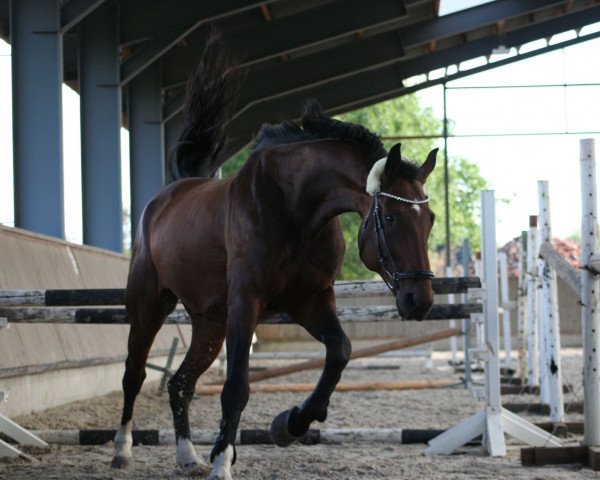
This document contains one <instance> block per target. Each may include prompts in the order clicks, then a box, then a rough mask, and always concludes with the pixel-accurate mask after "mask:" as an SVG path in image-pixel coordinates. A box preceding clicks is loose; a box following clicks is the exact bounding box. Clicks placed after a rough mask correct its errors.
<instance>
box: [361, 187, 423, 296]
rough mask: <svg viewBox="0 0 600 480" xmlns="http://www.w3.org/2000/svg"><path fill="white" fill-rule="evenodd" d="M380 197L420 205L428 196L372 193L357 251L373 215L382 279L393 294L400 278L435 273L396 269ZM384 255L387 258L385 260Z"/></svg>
mask: <svg viewBox="0 0 600 480" xmlns="http://www.w3.org/2000/svg"><path fill="white" fill-rule="evenodd" d="M380 197H388V198H392V199H394V200H398V201H400V202H404V203H410V204H412V205H421V204H423V203H427V202H428V201H429V197H427V196H426V197H425V199H423V200H410V199H408V198H404V197H399V196H397V195H392V194H390V193H386V192H376V193H375V194H373V206H372V207H371V211H370V212H369V215H368V216H367V218H366V219H365V222H364V224H363V229H362V232H361V236H360V241H359V251H360V252H361V253H362V250H363V247H364V242H365V234H366V231H367V225H368V223H369V218H370V217H373V223H374V228H375V237H376V238H377V255H378V257H379V264H380V265H381V268H382V269H383V272H384V274H385V275H384V277H383V281H384V282H385V284H386V285H387V286H388V288H389V289H390V290H391V291H392V293H393V294H394V295H395V294H396V287H397V285H398V282H399V281H400V280H407V279H413V280H414V279H427V278H434V277H435V275H434V274H433V272H432V271H431V270H415V271H411V272H400V271H398V269H397V268H396V263H395V262H394V257H393V256H392V253H391V251H390V247H389V244H388V241H387V238H386V236H385V228H384V223H383V218H382V214H381V205H380V203H379V199H380ZM386 257H387V258H388V261H387V262H386Z"/></svg>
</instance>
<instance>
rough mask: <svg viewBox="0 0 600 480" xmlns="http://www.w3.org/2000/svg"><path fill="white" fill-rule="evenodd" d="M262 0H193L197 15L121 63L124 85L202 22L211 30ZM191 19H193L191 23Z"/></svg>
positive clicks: (255, 5)
mask: <svg viewBox="0 0 600 480" xmlns="http://www.w3.org/2000/svg"><path fill="white" fill-rule="evenodd" d="M263 3H264V1H257V0H220V2H218V3H204V2H200V3H198V4H194V3H193V2H192V4H191V5H192V6H193V8H194V9H195V10H192V12H190V14H191V13H194V14H195V16H192V17H188V18H187V19H186V20H187V23H186V24H185V25H181V26H178V27H175V28H173V29H170V30H168V31H163V32H161V33H159V34H158V35H156V36H154V37H153V38H152V39H151V40H148V41H147V42H146V43H145V44H144V45H142V47H140V48H139V49H138V50H136V51H135V53H134V54H133V55H132V56H131V57H130V58H128V59H127V60H125V61H124V62H123V64H122V66H121V85H124V84H126V83H127V82H129V81H130V80H131V79H132V78H133V77H134V76H136V75H137V74H138V73H139V72H141V71H142V70H143V69H144V68H146V67H147V66H148V65H150V64H151V63H152V62H154V61H156V60H158V59H159V58H160V57H161V56H162V55H164V54H165V53H166V52H167V51H169V49H171V48H172V47H173V46H175V45H176V44H177V43H178V42H180V41H181V40H183V39H184V38H185V37H186V36H187V35H189V34H190V33H191V32H193V31H194V30H196V29H197V28H198V27H200V26H201V25H205V26H206V30H207V32H208V31H209V30H210V28H211V22H214V21H216V20H218V19H220V18H223V17H226V16H229V15H235V14H236V13H240V12H244V11H246V10H250V9H253V8H258V7H259V6H260V5H261V4H263ZM190 20H192V21H191V22H190Z"/></svg>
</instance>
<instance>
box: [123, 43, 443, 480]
mask: <svg viewBox="0 0 600 480" xmlns="http://www.w3.org/2000/svg"><path fill="white" fill-rule="evenodd" d="M241 83H242V79H241V76H240V75H239V71H238V69H237V68H236V65H235V61H234V60H232V57H231V56H230V55H229V54H227V53H226V52H225V50H224V47H223V45H222V41H221V40H219V39H218V38H217V39H215V38H212V39H211V40H210V41H209V42H208V44H207V47H206V51H205V53H204V54H203V57H202V60H201V61H200V65H199V67H198V70H197V72H196V74H195V76H194V78H193V80H192V81H191V83H190V85H189V87H188V97H187V101H186V103H187V106H186V110H185V112H184V122H183V131H182V134H181V137H180V143H179V146H178V148H177V151H176V155H175V156H174V157H173V158H172V162H171V172H172V175H173V177H174V178H175V179H177V180H176V181H174V182H173V183H171V184H169V185H168V186H166V187H165V188H164V189H163V190H162V191H161V192H160V193H158V194H157V195H156V196H155V197H154V199H153V200H151V201H150V203H149V204H148V206H147V207H146V209H145V211H144V213H143V216H142V219H141V221H140V226H139V228H138V231H137V234H136V238H135V244H134V247H133V254H132V257H131V265H130V270H129V275H128V280H127V289H126V307H127V313H128V317H129V321H130V324H131V329H130V334H129V340H128V357H127V360H126V369H125V374H124V377H123V390H124V405H123V415H122V419H121V425H120V428H119V430H118V432H117V435H116V437H115V448H116V453H115V457H114V458H113V463H112V465H113V467H115V468H125V467H128V466H129V465H130V464H131V463H132V452H131V446H132V437H131V421H132V414H133V405H134V402H135V398H136V396H137V394H138V393H139V391H140V388H141V386H142V383H143V381H144V378H145V362H146V359H147V356H148V352H149V349H150V346H151V344H152V342H153V340H154V337H155V335H156V333H157V332H158V330H159V329H160V327H161V326H162V324H163V322H164V319H165V317H166V316H167V315H168V314H169V313H170V312H171V311H173V309H174V308H175V306H176V303H177V301H178V300H180V301H181V302H182V304H183V305H184V306H185V309H186V310H187V312H188V314H189V316H190V317H191V323H192V340H191V344H190V347H189V350H188V352H187V354H186V356H185V359H184V360H183V363H182V364H181V366H180V367H179V369H178V370H177V372H176V373H175V374H174V375H173V377H172V378H171V379H170V381H169V384H168V391H169V396H170V397H169V398H170V404H171V409H172V412H173V419H174V425H175V432H176V459H177V464H178V465H179V467H181V468H183V469H187V470H190V471H192V473H195V472H194V471H195V470H198V473H202V472H203V469H208V466H207V465H206V464H205V463H204V462H203V460H201V459H200V458H199V456H198V455H196V453H195V451H194V447H193V445H192V443H191V441H190V425H189V419H188V407H189V404H190V401H191V399H192V396H193V394H194V387H195V385H196V381H197V379H198V378H199V376H200V375H201V374H202V373H203V372H204V371H205V370H206V369H207V368H208V367H209V366H210V365H211V364H212V363H213V361H214V360H215V359H216V357H217V355H218V353H219V351H220V350H221V347H222V344H223V341H224V340H226V350H227V379H226V382H225V384H224V388H223V392H222V395H221V406H222V420H221V422H220V433H219V435H218V438H217V440H216V442H215V445H214V448H213V449H212V452H211V455H210V461H211V463H212V470H211V472H210V474H209V477H208V478H210V479H230V478H232V477H231V473H230V467H231V465H232V464H233V463H234V462H235V459H236V451H235V446H234V443H235V437H236V432H237V428H238V424H239V421H240V416H241V414H242V411H243V409H244V407H245V406H246V403H247V401H248V398H249V385H248V361H249V350H250V346H251V340H252V335H253V333H254V330H255V328H256V325H257V323H258V322H259V320H260V319H261V317H262V316H263V314H264V313H265V312H266V311H269V312H285V313H287V314H288V315H289V316H290V317H291V319H292V320H293V321H294V322H296V323H297V324H299V325H302V326H303V327H304V328H305V329H306V330H307V331H308V332H309V333H310V334H311V335H312V336H313V337H314V338H315V339H316V340H318V341H320V342H322V343H323V344H324V345H325V347H326V361H325V366H324V368H323V372H322V375H321V377H320V379H319V381H318V383H317V385H316V387H315V390H314V391H313V392H312V394H311V395H310V396H309V397H308V398H307V399H306V400H305V401H304V403H302V405H300V406H295V407H293V408H291V409H288V410H285V411H284V412H282V413H280V414H279V415H277V416H276V417H275V419H274V421H273V423H272V425H271V432H272V437H273V441H274V443H275V444H277V445H279V446H282V447H285V446H288V445H290V444H291V443H293V442H294V441H295V440H297V439H298V438H300V437H301V436H302V435H303V434H304V433H306V432H307V430H308V429H309V426H310V424H311V422H313V421H315V420H316V421H319V422H323V421H325V419H326V416H327V408H328V405H329V398H330V396H331V394H332V392H333V391H334V389H335V386H336V384H337V382H338V381H339V379H340V376H341V374H342V370H343V369H344V367H345V366H346V364H347V362H348V360H349V357H350V353H351V344H350V341H349V339H348V337H347V336H346V335H345V334H344V331H343V330H342V327H341V325H340V321H339V319H338V317H337V315H336V303H335V297H334V290H333V285H334V280H335V278H336V274H337V273H338V272H339V270H340V266H341V263H342V258H343V255H344V249H345V243H344V239H343V235H342V230H341V227H340V223H339V220H338V218H337V217H338V215H340V214H341V213H343V212H357V213H359V214H360V215H361V217H362V225H361V229H360V232H359V238H358V241H359V246H360V256H361V259H362V261H363V263H364V264H365V265H366V267H367V268H369V269H370V270H372V271H374V272H377V273H378V274H379V275H381V276H382V278H383V279H384V280H385V282H386V283H387V284H388V286H389V288H390V290H391V292H392V293H393V295H394V296H395V298H396V304H397V307H398V312H399V314H400V316H401V317H403V318H405V319H422V318H423V317H424V316H425V315H426V313H427V312H428V310H429V308H430V307H431V305H432V303H433V291H432V287H431V278H432V277H433V273H432V272H431V271H430V265H429V259H428V255H427V240H428V236H429V233H430V230H431V227H432V224H433V218H434V217H433V213H432V212H431V210H430V209H429V206H428V197H427V196H426V195H425V193H424V190H423V184H424V183H425V180H426V179H427V177H428V175H429V174H430V173H431V171H432V170H433V168H434V166H435V157H436V150H434V151H432V152H431V153H430V154H429V155H428V157H427V159H426V161H425V162H424V163H423V165H421V166H418V165H417V164H415V163H413V162H410V161H407V160H406V159H403V158H402V156H401V153H400V145H399V144H398V145H395V146H394V147H392V148H391V149H390V151H389V153H388V152H387V151H386V150H385V148H384V146H383V144H382V142H381V141H380V139H379V137H378V136H377V135H375V134H373V133H371V132H369V131H368V130H367V129H366V128H364V127H362V126H360V125H355V124H351V123H347V122H342V121H338V120H334V119H332V118H329V117H327V116H326V115H325V114H324V113H323V112H322V111H321V109H320V107H319V105H318V103H316V102H315V101H310V102H309V103H308V104H307V105H306V107H305V110H304V113H303V116H302V121H301V124H296V123H292V122H285V123H281V124H278V125H263V127H262V129H261V131H260V132H259V134H258V136H257V138H256V141H255V144H254V147H253V149H252V153H251V154H250V156H249V158H248V159H247V161H246V163H245V164H244V165H243V167H242V168H241V169H240V171H239V172H238V173H237V174H236V175H233V176H231V177H229V178H225V179H214V178H207V177H210V176H211V175H213V174H214V173H215V171H216V170H217V168H218V167H219V166H220V164H221V163H222V151H223V146H224V144H225V138H226V133H227V126H228V124H229V120H230V118H231V114H232V112H233V108H234V104H235V101H236V96H237V92H238V91H239V88H240V85H241ZM200 176H202V177H205V178H199V177H200ZM185 177H191V178H185Z"/></svg>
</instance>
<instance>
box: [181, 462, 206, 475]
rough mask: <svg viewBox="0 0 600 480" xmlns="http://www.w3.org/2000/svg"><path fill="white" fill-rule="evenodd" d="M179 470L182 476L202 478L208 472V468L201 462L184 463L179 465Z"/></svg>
mask: <svg viewBox="0 0 600 480" xmlns="http://www.w3.org/2000/svg"><path fill="white" fill-rule="evenodd" d="M179 469H180V470H181V472H182V473H183V474H184V475H187V476H189V477H195V476H204V475H206V474H207V473H208V472H209V471H210V466H209V465H208V464H206V463H204V462H203V461H202V460H200V461H198V462H191V463H186V464H185V465H180V466H179Z"/></svg>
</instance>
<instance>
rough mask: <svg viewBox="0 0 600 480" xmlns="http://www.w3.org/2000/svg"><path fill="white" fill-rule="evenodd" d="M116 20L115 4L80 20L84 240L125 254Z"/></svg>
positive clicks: (89, 243)
mask: <svg viewBox="0 0 600 480" xmlns="http://www.w3.org/2000/svg"><path fill="white" fill-rule="evenodd" d="M117 25H118V16H117V9H116V7H114V6H109V7H107V8H102V9H98V10H97V11H95V12H93V13H92V14H91V15H89V16H88V17H87V18H85V19H84V20H83V22H81V28H80V33H79V42H80V43H79V45H80V51H79V52H80V53H79V93H80V102H81V161H82V168H81V176H82V184H83V185H82V187H83V188H82V194H83V202H82V203H83V241H84V243H86V244H88V245H94V246H96V247H100V248H106V249H108V250H113V251H115V252H122V251H123V221H122V215H123V212H122V210H123V205H122V200H121V89H120V87H119V37H118V28H117Z"/></svg>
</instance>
